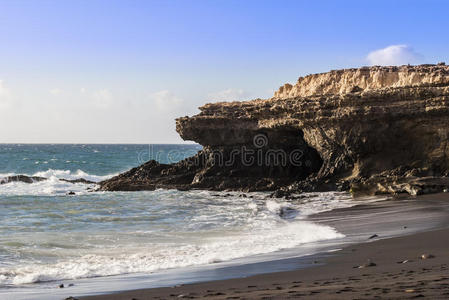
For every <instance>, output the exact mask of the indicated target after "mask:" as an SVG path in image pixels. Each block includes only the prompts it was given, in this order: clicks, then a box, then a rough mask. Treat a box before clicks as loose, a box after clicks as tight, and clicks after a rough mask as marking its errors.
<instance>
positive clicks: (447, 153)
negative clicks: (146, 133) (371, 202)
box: [100, 65, 449, 196]
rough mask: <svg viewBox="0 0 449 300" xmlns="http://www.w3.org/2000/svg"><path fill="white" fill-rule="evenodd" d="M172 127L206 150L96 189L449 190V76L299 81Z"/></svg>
mask: <svg viewBox="0 0 449 300" xmlns="http://www.w3.org/2000/svg"><path fill="white" fill-rule="evenodd" d="M200 110H201V112H200V113H199V114H198V115H195V116H193V117H183V118H179V119H177V120H176V130H177V131H178V133H179V134H180V136H181V137H182V138H183V139H184V140H191V141H195V142H197V143H199V144H201V145H203V147H204V148H203V150H201V151H200V152H198V154H197V155H195V156H193V157H190V158H187V159H185V160H183V161H181V162H178V163H175V164H159V163H157V162H155V161H150V162H147V163H146V164H144V165H142V166H140V167H138V168H134V169H132V170H130V171H128V172H126V173H124V174H121V175H119V176H116V177H114V178H111V179H109V180H106V181H104V182H101V183H100V186H101V189H102V190H122V191H123V190H124V191H126V190H152V189H155V188H177V189H189V188H200V189H211V190H240V191H277V190H278V191H279V192H276V193H275V194H274V196H285V195H288V194H289V193H291V192H302V191H327V190H342V191H347V190H349V191H351V192H352V193H353V194H384V193H388V194H399V193H408V194H411V195H420V194H426V193H434V192H442V191H444V190H447V189H449V177H448V174H449V126H448V124H449V66H445V65H421V66H402V67H363V68H359V69H346V70H338V71H331V72H328V73H322V74H315V75H310V76H306V77H301V78H299V79H298V82H297V83H296V84H295V85H290V84H287V85H284V86H283V87H281V88H280V89H279V91H277V92H276V93H275V95H274V97H273V98H271V99H266V100H263V99H256V100H252V101H244V102H222V103H211V104H206V105H204V106H203V107H201V108H200Z"/></svg>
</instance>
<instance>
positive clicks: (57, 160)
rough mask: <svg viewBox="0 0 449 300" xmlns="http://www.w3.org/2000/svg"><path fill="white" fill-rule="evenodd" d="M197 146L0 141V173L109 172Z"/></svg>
mask: <svg viewBox="0 0 449 300" xmlns="http://www.w3.org/2000/svg"><path fill="white" fill-rule="evenodd" d="M200 149H201V146H199V145H70V144H57V145H50V144H44V145H30V144H23V145H20V144H0V174H8V173H15V174H29V175H32V174H35V173H37V172H44V171H47V170H64V171H67V170H68V171H70V172H72V173H73V172H76V171H78V170H82V171H83V172H85V173H87V174H91V175H100V176H104V175H110V174H116V173H119V172H123V171H126V170H128V169H130V168H132V167H136V166H138V165H140V164H142V163H143V162H145V161H148V160H150V159H156V160H158V161H159V162H161V163H171V162H177V161H179V160H182V159H184V158H186V157H189V156H192V155H194V154H196V153H197V152H198V151H199V150H200Z"/></svg>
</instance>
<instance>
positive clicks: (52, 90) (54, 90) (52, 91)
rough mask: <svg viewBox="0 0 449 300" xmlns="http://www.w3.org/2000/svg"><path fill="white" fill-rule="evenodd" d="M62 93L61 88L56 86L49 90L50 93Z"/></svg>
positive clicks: (55, 94)
mask: <svg viewBox="0 0 449 300" xmlns="http://www.w3.org/2000/svg"><path fill="white" fill-rule="evenodd" d="M61 93H62V90H60V89H58V88H54V89H51V90H50V94H52V95H54V96H57V95H60V94H61Z"/></svg>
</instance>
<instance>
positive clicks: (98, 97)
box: [92, 89, 113, 108]
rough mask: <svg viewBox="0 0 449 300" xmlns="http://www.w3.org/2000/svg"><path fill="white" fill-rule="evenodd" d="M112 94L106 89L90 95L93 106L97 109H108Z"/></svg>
mask: <svg viewBox="0 0 449 300" xmlns="http://www.w3.org/2000/svg"><path fill="white" fill-rule="evenodd" d="M112 98H113V97H112V93H111V92H110V91H109V90H108V89H102V90H98V91H95V92H93V93H92V99H93V104H94V105H95V106H97V107H99V108H108V107H110V106H111V104H112Z"/></svg>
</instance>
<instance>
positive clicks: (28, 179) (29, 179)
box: [0, 175, 47, 184]
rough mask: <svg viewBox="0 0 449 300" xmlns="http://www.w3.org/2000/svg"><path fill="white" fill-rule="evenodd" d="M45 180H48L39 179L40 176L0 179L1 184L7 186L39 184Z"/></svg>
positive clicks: (16, 176) (18, 176) (17, 176)
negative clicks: (16, 183)
mask: <svg viewBox="0 0 449 300" xmlns="http://www.w3.org/2000/svg"><path fill="white" fill-rule="evenodd" d="M43 180H47V178H44V177H38V176H26V175H14V176H8V177H4V178H0V184H6V183H9V182H25V183H34V182H39V181H43Z"/></svg>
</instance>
